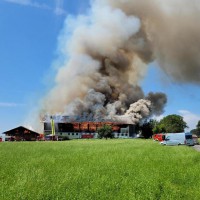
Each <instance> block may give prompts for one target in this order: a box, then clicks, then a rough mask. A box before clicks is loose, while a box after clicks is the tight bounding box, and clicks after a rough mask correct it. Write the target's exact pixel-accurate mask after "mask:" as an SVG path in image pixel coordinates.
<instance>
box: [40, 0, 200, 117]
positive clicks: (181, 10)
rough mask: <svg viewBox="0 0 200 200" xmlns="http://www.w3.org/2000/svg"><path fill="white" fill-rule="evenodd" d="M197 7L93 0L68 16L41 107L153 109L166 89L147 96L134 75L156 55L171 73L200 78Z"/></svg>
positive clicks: (179, 0) (175, 0)
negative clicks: (50, 84)
mask: <svg viewBox="0 0 200 200" xmlns="http://www.w3.org/2000/svg"><path fill="white" fill-rule="evenodd" d="M199 11H200V3H198V1H197V0H167V1H166V0H151V1H150V0H96V1H93V2H92V4H91V9H90V11H89V13H88V15H87V16H79V17H78V18H76V19H74V18H72V17H68V18H67V19H66V22H65V27H64V30H63V35H62V37H61V38H60V46H61V51H62V54H63V55H66V60H65V62H64V63H63V65H62V66H59V70H58V73H57V75H56V83H55V87H54V88H53V89H52V90H51V91H50V92H49V94H48V95H47V96H46V97H45V98H44V99H43V104H42V112H44V113H50V114H55V113H61V114H65V115H82V114H83V113H87V114H88V115H92V116H93V117H94V118H95V119H98V118H99V117H101V116H110V117H112V116H113V117H114V116H119V115H123V116H124V115H127V114H129V115H130V116H131V117H132V121H134V119H133V117H134V116H136V118H137V119H136V121H138V119H140V118H144V117H148V116H150V115H152V114H156V115H160V114H161V113H162V112H163V108H164V105H165V104H166V102H167V100H166V96H165V94H163V93H152V92H150V93H149V94H148V95H147V96H146V95H145V94H144V93H143V90H142V88H141V87H140V86H139V83H140V80H141V79H143V78H144V77H145V75H146V71H147V67H148V63H149V62H151V61H153V60H156V61H157V62H158V63H159V65H160V67H161V68H162V69H163V70H164V71H165V72H166V73H167V74H168V75H170V76H171V77H172V79H174V80H176V81H180V82H186V81H187V82H194V83H199V82H200V68H199V65H200V59H199V52H200V26H198V24H197V23H196V22H197V21H198V19H200V12H199ZM69 33H70V35H71V37H70V38H69ZM66 38H67V39H66ZM141 99H142V100H141ZM136 102H137V103H136ZM138 105H140V106H139V107H140V108H141V110H140V112H136V110H137V109H136V110H135V106H136V107H138ZM134 112H135V114H134ZM138 113H143V114H142V115H141V116H139V115H138Z"/></svg>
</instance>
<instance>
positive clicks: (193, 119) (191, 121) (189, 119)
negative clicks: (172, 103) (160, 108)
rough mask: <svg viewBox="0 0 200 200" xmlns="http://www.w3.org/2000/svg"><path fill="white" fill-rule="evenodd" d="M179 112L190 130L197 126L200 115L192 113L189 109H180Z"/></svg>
mask: <svg viewBox="0 0 200 200" xmlns="http://www.w3.org/2000/svg"><path fill="white" fill-rule="evenodd" d="M178 112H179V114H180V115H181V116H182V117H183V120H184V121H185V122H186V123H187V125H188V126H189V130H192V129H195V128H196V125H197V122H198V121H199V120H200V115H197V114H194V113H191V112H190V111H188V110H179V111H178Z"/></svg>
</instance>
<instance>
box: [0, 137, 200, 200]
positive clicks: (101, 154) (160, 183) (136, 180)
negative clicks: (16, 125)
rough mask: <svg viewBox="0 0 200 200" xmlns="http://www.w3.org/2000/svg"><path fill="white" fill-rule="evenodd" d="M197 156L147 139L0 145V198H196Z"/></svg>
mask: <svg viewBox="0 0 200 200" xmlns="http://www.w3.org/2000/svg"><path fill="white" fill-rule="evenodd" d="M199 163H200V153H199V152H196V151H195V150H194V149H193V148H192V147H187V146H178V147H169V146H161V145H159V144H158V143H157V142H153V141H151V140H139V139H136V140H134V139H130V140H125V139H124V140H123V139H121V140H120V139H116V140H72V141H65V142H13V143H9V142H6V143H0V169H1V170H0V199H2V200H7V199H9V200H13V199H14V200H18V199H20V200H29V199H31V200H32V199H33V200H42V199H45V200H46V199H47V200H50V199H57V200H60V199H67V200H68V199H69V200H73V199H77V200H78V199H87V200H95V199H96V200H101V199H106V200H109V199H114V200H131V199H136V200H140V199H144V200H148V199H149V200H150V199H152V200H157V199H163V200H167V199H176V200H178V199H182V200H183V199H188V200H191V199H192V200H195V199H200V190H199V188H200V181H199V173H200V168H199Z"/></svg>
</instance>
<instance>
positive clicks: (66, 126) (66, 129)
mask: <svg viewBox="0 0 200 200" xmlns="http://www.w3.org/2000/svg"><path fill="white" fill-rule="evenodd" d="M103 125H109V126H111V127H112V130H113V134H114V137H115V138H129V137H135V126H134V125H133V124H122V123H116V122H110V121H106V122H88V121H86V122H75V121H74V122H62V123H61V122H55V133H56V134H58V135H61V136H67V137H69V138H70V139H79V138H95V137H97V130H98V128H101V127H102V126H103ZM51 132H52V126H51V123H50V122H44V134H45V135H48V134H51Z"/></svg>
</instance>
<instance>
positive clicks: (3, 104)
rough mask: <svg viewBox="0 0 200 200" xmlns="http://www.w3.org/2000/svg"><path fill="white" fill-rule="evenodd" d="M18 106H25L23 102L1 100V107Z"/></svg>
mask: <svg viewBox="0 0 200 200" xmlns="http://www.w3.org/2000/svg"><path fill="white" fill-rule="evenodd" d="M17 106H23V104H18V103H8V102H0V107H17Z"/></svg>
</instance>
